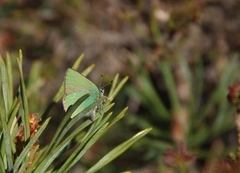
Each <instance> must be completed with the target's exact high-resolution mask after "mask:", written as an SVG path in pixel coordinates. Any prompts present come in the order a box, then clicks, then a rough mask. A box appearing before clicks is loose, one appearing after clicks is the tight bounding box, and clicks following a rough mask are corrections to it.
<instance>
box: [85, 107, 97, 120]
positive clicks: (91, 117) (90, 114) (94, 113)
mask: <svg viewBox="0 0 240 173" xmlns="http://www.w3.org/2000/svg"><path fill="white" fill-rule="evenodd" d="M97 109H98V106H95V108H94V109H93V110H92V112H90V113H89V114H88V115H87V117H88V118H89V119H90V120H91V121H93V120H94V117H95V115H96V111H97Z"/></svg>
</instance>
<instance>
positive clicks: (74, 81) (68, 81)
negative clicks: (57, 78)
mask: <svg viewBox="0 0 240 173" xmlns="http://www.w3.org/2000/svg"><path fill="white" fill-rule="evenodd" d="M64 90H65V95H64V97H63V107H64V110H65V111H67V110H68V108H69V107H70V106H72V105H73V104H74V103H76V102H77V100H78V99H79V98H81V97H82V96H83V95H85V94H89V97H88V98H87V99H86V100H84V101H83V102H82V103H81V104H80V105H79V106H78V108H77V109H76V110H75V111H74V112H73V114H72V116H71V117H72V118H73V117H75V116H76V115H78V114H79V113H80V112H82V111H83V110H84V109H85V108H86V107H88V106H89V105H90V104H92V103H94V102H95V101H96V100H98V99H99V98H100V97H101V96H103V93H104V90H103V89H99V88H98V87H97V86H96V85H95V84H94V83H93V82H92V81H90V80H89V79H87V78H86V77H85V76H83V75H81V74H80V73H78V72H77V71H75V70H73V69H70V68H69V69H68V70H67V72H66V76H65V83H64ZM102 104H103V103H100V104H99V105H101V106H102ZM98 107H99V106H96V107H95V108H94V109H93V110H92V111H91V112H89V113H88V114H89V115H88V116H90V119H93V117H94V115H95V112H96V111H97V110H98Z"/></svg>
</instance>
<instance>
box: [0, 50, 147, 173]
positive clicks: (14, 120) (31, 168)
mask: <svg viewBox="0 0 240 173" xmlns="http://www.w3.org/2000/svg"><path fill="white" fill-rule="evenodd" d="M82 59H83V55H82V56H80V57H79V58H78V60H77V61H76V63H75V64H74V65H73V67H72V68H73V69H77V68H78V66H79V65H80V63H81V61H82ZM22 60H23V58H22V53H21V51H20V52H19V57H18V58H17V63H18V70H19V76H20V85H19V88H18V92H17V95H16V96H14V94H13V74H12V71H13V69H12V63H11V58H10V56H9V55H7V57H6V64H5V62H4V61H3V59H2V58H0V70H1V72H0V79H1V83H0V90H1V92H0V97H1V98H2V99H0V116H1V117H0V120H1V121H0V122H1V123H0V128H1V131H0V132H1V134H0V135H1V136H0V156H1V157H0V172H18V173H23V172H27V173H30V172H39V173H41V172H59V173H62V172H68V171H69V170H70V169H71V168H72V167H73V166H74V165H75V164H76V163H79V161H80V160H81V159H82V157H83V156H84V154H85V153H86V152H87V151H88V150H89V149H90V148H91V147H92V146H93V145H94V144H95V143H96V142H97V141H98V140H99V139H100V138H101V137H102V136H103V135H104V134H105V133H106V132H107V131H108V130H109V129H110V127H111V126H113V125H114V124H115V123H117V122H118V121H119V120H121V119H122V118H123V117H124V114H125V113H126V111H127V108H125V109H123V110H122V111H121V112H120V113H118V114H117V115H116V116H114V117H113V115H112V114H113V113H112V112H109V111H110V109H111V108H112V107H113V105H114V103H112V102H111V101H112V100H113V99H114V97H115V96H116V95H117V93H118V92H119V91H120V89H121V88H122V87H123V85H124V84H125V83H126V81H127V77H126V78H124V79H123V80H120V81H119V77H118V75H116V77H115V78H114V80H113V85H112V87H111V90H110V93H109V95H108V98H109V100H108V101H107V103H105V104H104V107H103V112H104V113H107V112H108V113H107V115H102V114H100V113H97V115H96V117H95V120H94V121H93V122H92V121H90V120H85V121H83V117H84V115H85V114H86V113H87V112H89V110H92V109H93V108H94V107H95V106H96V105H98V104H99V103H100V102H102V98H100V99H99V100H97V101H96V102H94V103H93V104H91V105H89V106H88V107H87V108H86V109H84V110H83V111H82V112H81V113H80V114H79V115H77V116H76V117H74V118H73V119H71V118H70V117H71V114H72V113H73V112H74V110H75V109H76V108H77V107H78V105H79V104H81V103H82V102H83V101H84V100H85V99H86V98H87V97H88V96H89V95H88V94H86V95H84V96H83V97H81V98H79V100H78V101H77V102H76V103H75V104H74V105H73V106H72V107H70V109H69V111H68V112H67V113H66V115H65V116H64V118H63V120H62V121H61V124H60V125H59V126H58V128H57V130H56V132H55V134H54V137H53V138H52V140H51V142H50V143H49V144H47V145H46V146H45V147H41V146H40V144H39V142H38V140H39V138H40V137H41V135H43V133H44V131H45V130H46V127H47V126H48V125H49V123H50V122H51V117H49V113H50V111H51V109H52V108H53V107H54V106H55V104H56V103H58V102H59V101H60V100H61V98H62V96H63V93H64V89H63V85H62V86H61V87H60V88H59V90H58V92H57V93H56V95H55V97H54V98H53V101H52V103H51V104H50V105H49V106H48V107H47V109H46V111H45V112H44V113H43V114H42V115H40V117H41V118H42V120H43V122H42V123H41V125H40V126H39V125H38V121H37V120H36V119H31V117H30V115H31V113H30V112H31V111H30V110H29V103H28V102H29V99H30V100H31V98H28V94H27V88H26V85H25V80H24V76H23V71H22ZM34 67H39V66H38V65H37V66H34ZM93 67H94V66H90V67H89V68H87V69H86V70H85V71H83V72H82V73H83V74H84V75H87V74H88V73H90V72H91V70H92V69H93ZM32 72H34V71H32ZM35 72H36V71H35ZM31 75H32V76H33V77H32V78H31V79H34V76H35V77H36V76H38V73H34V74H31ZM31 75H30V76H31ZM31 83H32V81H30V82H29V83H28V84H29V85H28V86H31ZM35 109H36V107H35ZM33 120H34V121H35V122H34V123H35V125H36V126H34V128H33V127H32V126H31V123H32V121H33ZM77 123H78V124H79V123H80V124H81V125H80V126H77V128H76V124H77ZM150 130H151V129H149V128H148V129H145V130H143V131H141V132H139V133H137V134H136V135H135V136H133V137H132V138H130V139H128V140H127V141H126V142H124V143H122V144H120V145H119V146H117V147H116V148H115V149H113V150H112V151H110V152H109V153H108V154H106V156H104V157H103V158H102V159H101V160H100V161H99V162H98V163H96V165H94V166H93V167H91V168H89V170H88V172H96V171H98V170H99V169H101V168H102V167H103V166H105V165H106V164H108V163H109V162H111V161H112V160H113V159H115V158H116V157H117V156H119V155H120V154H122V153H123V152H124V151H125V150H126V149H128V148H129V147H130V146H131V145H132V144H133V143H135V142H136V141H137V140H139V139H140V138H142V137H143V136H144V135H146V134H147V133H148V132H149V131H150ZM21 132H22V133H21ZM33 134H34V135H33ZM16 137H18V138H20V139H23V141H18V140H17V139H16ZM20 145H23V146H22V148H21V146H20ZM19 147H20V148H21V151H20V153H18V149H19ZM71 151H72V152H71Z"/></svg>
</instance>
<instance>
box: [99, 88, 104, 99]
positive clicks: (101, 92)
mask: <svg viewBox="0 0 240 173" xmlns="http://www.w3.org/2000/svg"><path fill="white" fill-rule="evenodd" d="M99 92H100V97H102V96H103V95H104V89H103V88H100V89H99Z"/></svg>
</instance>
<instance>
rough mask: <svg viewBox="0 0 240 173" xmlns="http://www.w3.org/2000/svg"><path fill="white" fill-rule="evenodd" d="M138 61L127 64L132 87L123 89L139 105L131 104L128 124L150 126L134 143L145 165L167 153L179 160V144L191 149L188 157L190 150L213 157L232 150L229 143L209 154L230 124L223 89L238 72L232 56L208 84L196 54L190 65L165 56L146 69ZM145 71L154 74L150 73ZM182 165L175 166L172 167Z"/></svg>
mask: <svg viewBox="0 0 240 173" xmlns="http://www.w3.org/2000/svg"><path fill="white" fill-rule="evenodd" d="M141 60H142V61H141ZM139 61H140V62H139V63H140V64H138V63H136V62H135V65H134V64H133V63H132V64H133V65H132V66H133V69H134V74H137V75H136V76H134V78H133V79H132V80H133V83H134V85H128V86H127V87H126V94H127V95H128V96H129V98H130V99H131V100H132V101H131V102H133V103H132V104H134V103H135V104H136V105H139V107H138V108H136V106H135V109H136V110H137V111H136V110H135V111H136V114H137V115H134V114H133V115H132V116H130V115H129V116H128V121H127V124H128V127H130V126H131V127H132V128H133V129H136V128H137V129H138V128H146V127H149V126H151V127H153V130H152V131H151V133H150V134H149V135H148V136H147V137H146V138H144V139H143V140H142V141H141V143H138V144H136V145H135V146H134V149H135V151H136V152H138V153H141V154H142V157H141V158H142V160H143V161H144V162H145V163H147V162H149V161H151V163H155V162H158V163H159V161H160V160H162V159H163V161H164V159H165V160H166V157H168V158H171V161H173V160H177V158H173V157H175V156H176V157H178V159H179V158H181V157H182V158H183V160H184V158H185V156H186V154H184V153H185V152H182V150H183V149H181V148H182V147H179V146H182V145H183V146H184V147H185V148H184V147H183V148H184V150H186V152H187V150H189V149H190V150H191V153H188V154H187V156H188V155H190V154H193V153H194V154H193V155H195V156H196V157H197V158H198V159H207V158H210V157H218V156H220V155H221V154H223V153H226V152H229V151H231V150H232V149H233V146H232V147H226V148H224V149H223V150H220V149H219V151H218V152H217V153H214V151H211V149H210V147H211V146H212V145H213V144H214V141H215V142H216V139H219V138H220V137H221V135H223V134H225V133H226V132H228V131H229V130H231V129H233V128H234V120H233V115H234V110H233V109H232V108H231V107H230V106H229V103H228V102H227V99H226V96H227V87H228V86H229V84H231V83H233V81H234V80H236V78H237V74H239V69H238V64H239V60H238V58H237V57H232V58H231V59H230V60H229V61H226V62H225V63H224V66H223V67H222V68H221V70H219V74H218V76H219V80H217V79H216V81H214V82H213V83H215V84H212V86H211V85H209V81H208V83H207V81H206V75H207V73H208V72H206V68H205V66H204V63H203V60H202V59H201V58H197V59H195V61H194V62H195V64H193V63H192V64H191V65H190V64H189V63H188V62H187V60H186V59H185V58H177V59H175V60H174V63H173V59H170V58H169V59H160V60H158V61H155V63H154V66H150V67H149V66H147V65H146V64H147V63H146V61H145V59H141V58H139ZM136 64H137V65H136ZM139 67H141V68H139ZM149 69H151V70H152V71H154V74H155V76H154V75H152V76H150V75H151V72H150V71H149ZM153 69H154V70H153ZM130 112H131V111H130ZM133 126H134V127H133ZM143 148H144V152H143V151H142V149H143ZM169 148H177V150H174V152H175V153H176V154H173V152H171V156H170V157H169V156H168V154H166V151H167V149H169ZM179 148H180V150H179ZM172 151H173V150H172ZM215 152H216V151H215ZM177 153H178V154H177ZM179 153H180V154H179ZM181 153H182V154H181ZM179 155H180V156H179ZM190 158H193V157H190ZM185 160H188V159H186V158H185ZM175 163H176V162H175ZM181 164H182V162H181ZM181 164H180V165H175V166H176V168H179V166H180V167H181ZM158 166H159V169H160V170H162V171H163V172H164V170H165V166H166V165H164V164H162V161H160V164H159V165H158ZM178 171H180V172H181V170H179V169H178ZM183 172H184V171H183Z"/></svg>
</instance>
